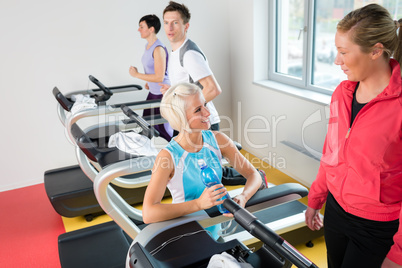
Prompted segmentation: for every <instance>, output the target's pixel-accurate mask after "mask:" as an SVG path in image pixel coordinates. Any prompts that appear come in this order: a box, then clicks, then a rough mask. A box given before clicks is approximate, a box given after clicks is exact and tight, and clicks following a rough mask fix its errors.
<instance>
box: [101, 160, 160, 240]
mask: <svg viewBox="0 0 402 268" xmlns="http://www.w3.org/2000/svg"><path fill="white" fill-rule="evenodd" d="M155 159H156V156H146V157H139V158H136V159H133V160H126V161H122V162H118V163H116V164H113V165H110V166H108V167H106V168H105V169H103V170H101V171H100V172H99V174H98V175H97V176H96V178H95V181H94V192H95V196H96V199H97V200H98V202H99V205H100V206H101V207H102V209H103V210H104V211H105V212H106V213H107V214H108V215H109V216H110V217H111V218H112V219H113V220H114V221H115V222H116V223H117V224H118V225H119V226H120V227H121V228H122V229H123V230H124V231H125V232H126V233H127V234H128V235H129V236H130V237H132V238H135V237H136V236H137V234H138V233H139V232H140V229H139V228H138V226H137V225H136V224H134V223H133V222H132V221H131V220H130V218H133V219H135V220H138V221H142V211H141V210H138V209H136V208H133V207H131V206H129V205H128V204H127V203H126V201H124V200H122V199H120V200H121V201H122V203H124V204H125V205H122V204H120V205H118V204H116V201H114V200H112V198H117V199H118V197H117V196H114V194H113V193H111V191H109V190H108V188H109V187H110V185H109V184H110V183H111V182H112V181H113V180H114V179H115V178H117V177H121V176H124V175H127V174H135V173H139V172H142V171H143V170H144V169H152V167H153V164H154V162H155ZM127 161H132V162H134V163H132V164H131V165H130V164H129V165H128V163H127ZM131 183H132V184H135V183H136V182H135V180H132V182H131ZM139 183H141V182H139ZM116 195H118V194H117V193H116ZM111 196H113V197H111Z"/></svg>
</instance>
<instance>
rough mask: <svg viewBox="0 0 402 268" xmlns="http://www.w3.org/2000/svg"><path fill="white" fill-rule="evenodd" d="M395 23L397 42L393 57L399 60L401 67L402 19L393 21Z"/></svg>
mask: <svg viewBox="0 0 402 268" xmlns="http://www.w3.org/2000/svg"><path fill="white" fill-rule="evenodd" d="M395 25H396V34H397V38H398V43H397V47H396V49H395V52H394V55H393V58H394V59H395V60H396V61H398V62H399V66H400V67H401V64H402V33H401V25H402V19H399V20H398V21H395ZM401 76H402V67H401Z"/></svg>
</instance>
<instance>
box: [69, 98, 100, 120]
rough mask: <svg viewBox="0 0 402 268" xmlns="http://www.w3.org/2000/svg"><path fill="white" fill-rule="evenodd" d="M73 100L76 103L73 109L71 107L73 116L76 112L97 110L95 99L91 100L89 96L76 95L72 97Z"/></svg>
mask: <svg viewBox="0 0 402 268" xmlns="http://www.w3.org/2000/svg"><path fill="white" fill-rule="evenodd" d="M71 100H72V101H74V104H73V107H71V114H73V115H74V114H75V113H76V112H79V111H82V110H87V109H93V108H96V107H97V105H96V103H95V99H94V98H91V97H90V96H89V95H88V94H85V95H84V94H76V95H72V96H71Z"/></svg>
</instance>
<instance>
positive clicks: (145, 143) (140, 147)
mask: <svg viewBox="0 0 402 268" xmlns="http://www.w3.org/2000/svg"><path fill="white" fill-rule="evenodd" d="M108 146H109V147H117V148H118V149H119V150H121V151H123V152H126V153H129V154H133V155H137V156H152V155H157V154H158V150H157V149H156V148H155V146H154V145H153V144H152V143H151V140H150V139H149V138H148V137H145V136H144V135H141V134H138V133H135V132H133V131H130V132H117V133H115V134H113V135H112V136H110V139H109V143H108Z"/></svg>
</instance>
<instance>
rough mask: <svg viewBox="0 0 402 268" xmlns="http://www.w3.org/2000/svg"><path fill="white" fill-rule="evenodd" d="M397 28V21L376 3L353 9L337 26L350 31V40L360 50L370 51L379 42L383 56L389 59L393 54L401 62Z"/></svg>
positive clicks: (401, 46) (343, 30) (400, 40)
mask: <svg viewBox="0 0 402 268" xmlns="http://www.w3.org/2000/svg"><path fill="white" fill-rule="evenodd" d="M400 21H401V22H402V20H400ZM399 28H400V25H399V21H394V20H393V19H392V18H391V15H390V14H389V12H388V10H387V9H385V8H384V7H382V6H380V5H378V4H370V5H367V6H364V7H362V8H359V9H356V10H353V11H352V12H350V13H349V14H347V15H346V16H345V17H344V18H343V19H342V20H341V21H340V22H339V23H338V26H337V30H339V31H342V32H348V31H350V33H351V37H352V41H353V42H354V43H355V44H357V45H359V46H360V48H361V50H362V52H364V53H370V52H372V51H373V49H374V45H375V44H377V43H381V44H382V45H383V46H384V47H383V51H384V52H385V53H384V57H385V58H386V59H387V60H389V59H390V57H392V56H393V57H394V59H395V60H397V61H398V62H399V64H401V62H402V58H401V57H402V53H401V49H402V45H401V43H402V39H401V38H400V37H401V35H400V34H398V33H397V32H399ZM398 35H399V36H398Z"/></svg>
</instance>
